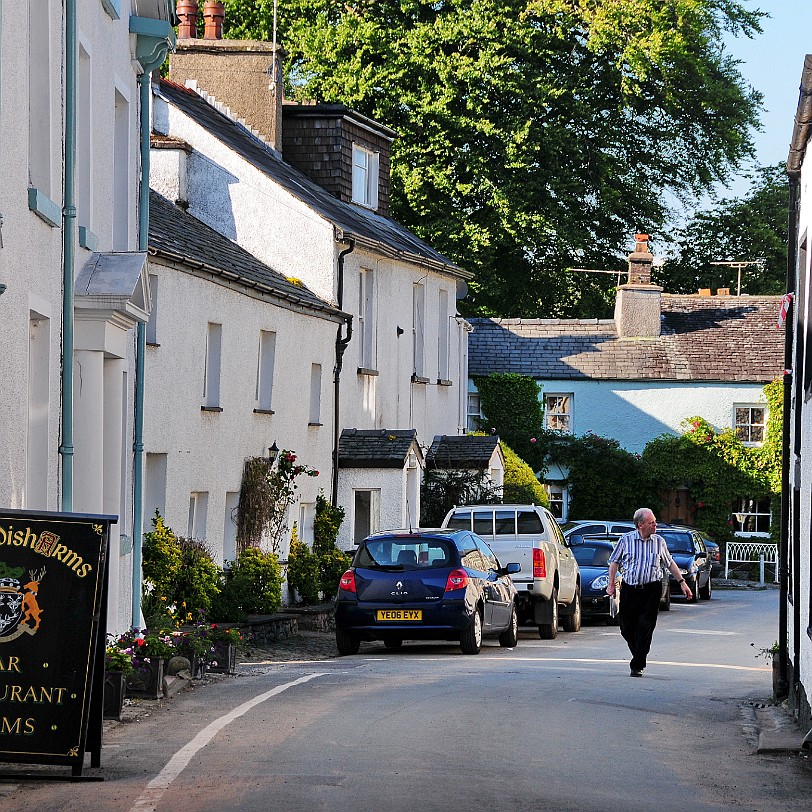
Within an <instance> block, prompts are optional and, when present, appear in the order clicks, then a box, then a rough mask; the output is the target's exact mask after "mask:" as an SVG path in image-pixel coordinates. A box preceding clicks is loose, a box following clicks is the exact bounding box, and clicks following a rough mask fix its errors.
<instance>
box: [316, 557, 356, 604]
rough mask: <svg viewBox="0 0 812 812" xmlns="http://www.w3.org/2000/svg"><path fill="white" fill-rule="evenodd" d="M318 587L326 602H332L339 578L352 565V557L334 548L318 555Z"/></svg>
mask: <svg viewBox="0 0 812 812" xmlns="http://www.w3.org/2000/svg"><path fill="white" fill-rule="evenodd" d="M318 564H319V586H320V588H321V592H322V594H323V595H324V597H325V599H326V600H332V599H333V598H334V597H335V595H336V593H337V592H338V582H339V581H340V580H341V576H342V575H343V574H344V573H345V572H346V571H347V570H348V569H349V567H350V565H351V564H352V556H351V555H349V553H345V552H344V551H343V550H339V549H338V547H334V548H333V549H332V550H327V551H326V552H324V553H321V554H320V555H319V559H318Z"/></svg>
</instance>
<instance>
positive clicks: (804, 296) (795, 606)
mask: <svg viewBox="0 0 812 812" xmlns="http://www.w3.org/2000/svg"><path fill="white" fill-rule="evenodd" d="M810 155H812V145H810V144H809V143H807V146H806V155H805V159H804V162H803V165H802V167H801V181H800V192H801V200H800V209H799V223H798V265H797V277H796V278H797V279H798V286H797V288H796V291H797V293H798V294H799V295H798V296H797V297H796V301H795V306H794V308H793V310H794V319H795V320H794V323H793V324H788V325H787V326H788V328H794V332H795V336H796V342H795V344H796V347H795V349H796V352H797V350H798V347H797V344H798V339H799V338H800V339H801V340H802V338H801V336H799V320H800V319H801V318H802V317H805V321H806V324H807V325H809V324H810V323H812V322H811V321H810V319H812V291H810V287H812V270H810V257H812V188H810V181H812V159H811V158H810ZM804 279H805V280H806V282H805V284H804V283H803V280H804ZM807 329H809V328H807ZM810 363H812V358H810V356H809V355H807V357H806V364H807V368H808V365H809V364H810ZM793 369H794V370H795V375H802V374H803V367H802V364H800V363H799V361H798V359H797V356H796V360H795V361H794V362H793ZM790 426H791V429H790V444H789V445H790V449H791V450H792V451H791V454H792V459H791V460H788V461H787V462H786V464H787V465H788V467H789V480H790V517H789V527H790V545H791V546H793V547H794V546H796V545H795V544H794V543H793V532H794V531H793V530H792V528H794V527H800V557H799V560H798V561H797V562H793V567H797V572H798V573H799V575H800V594H799V595H797V596H796V597H795V599H794V600H792V601H791V602H790V603H789V604H788V607H787V609H788V617H789V623H788V627H789V644H788V651H789V657H790V661H791V660H792V657H793V652H794V650H795V646H796V645H797V646H798V647H799V650H800V655H799V658H798V670H797V672H796V673H795V674H794V678H795V679H796V680H800V682H801V683H802V684H803V686H804V690H805V692H806V698H807V701H808V702H812V641H810V639H809V635H808V634H807V632H806V630H807V629H808V628H809V627H810V625H812V617H810V589H812V583H811V582H810V573H812V560H811V559H812V550H810V545H809V537H810V532H812V503H810V499H809V493H810V492H811V491H812V401H809V400H806V399H805V398H803V397H801V398H799V397H798V394H797V389H796V387H795V382H793V398H792V416H791V419H790ZM798 450H800V454H798V453H797V452H798ZM798 495H799V498H796V497H797V496H798ZM796 510H798V513H799V515H798V516H797V517H796V515H795V513H796ZM796 519H797V520H796ZM790 592H793V587H792V585H790ZM796 612H797V613H799V614H800V629H801V633H800V639H799V640H796V639H795V635H794V623H793V618H794V616H795V613H796Z"/></svg>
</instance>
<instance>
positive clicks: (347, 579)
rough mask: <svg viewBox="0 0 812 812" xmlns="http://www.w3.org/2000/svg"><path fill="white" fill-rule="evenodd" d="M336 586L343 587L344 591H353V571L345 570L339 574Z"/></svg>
mask: <svg viewBox="0 0 812 812" xmlns="http://www.w3.org/2000/svg"><path fill="white" fill-rule="evenodd" d="M338 588H339V589H343V590H344V591H345V592H353V593H354V592H355V573H354V572H353V571H352V570H347V571H346V572H345V573H344V574H343V575H342V576H341V580H340V581H339V582H338Z"/></svg>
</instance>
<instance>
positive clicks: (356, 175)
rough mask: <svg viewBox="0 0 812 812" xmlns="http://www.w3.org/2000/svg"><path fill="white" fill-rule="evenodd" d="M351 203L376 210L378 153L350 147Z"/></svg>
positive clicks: (356, 145)
mask: <svg viewBox="0 0 812 812" xmlns="http://www.w3.org/2000/svg"><path fill="white" fill-rule="evenodd" d="M352 202H353V203H358V204H359V205H361V206H366V207H367V208H370V209H377V208H378V153H377V152H371V151H370V150H368V149H364V147H359V146H358V144H353V145H352Z"/></svg>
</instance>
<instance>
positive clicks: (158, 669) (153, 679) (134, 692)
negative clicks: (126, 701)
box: [127, 657, 164, 699]
mask: <svg viewBox="0 0 812 812" xmlns="http://www.w3.org/2000/svg"><path fill="white" fill-rule="evenodd" d="M163 695H164V661H163V658H161V657H153V658H151V660H150V662H148V663H144V664H143V665H142V666H141V667H140V668H137V669H136V670H135V671H134V672H133V673H132V674H129V675H128V676H127V696H131V697H141V698H143V699H160V698H161V697H162V696H163Z"/></svg>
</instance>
